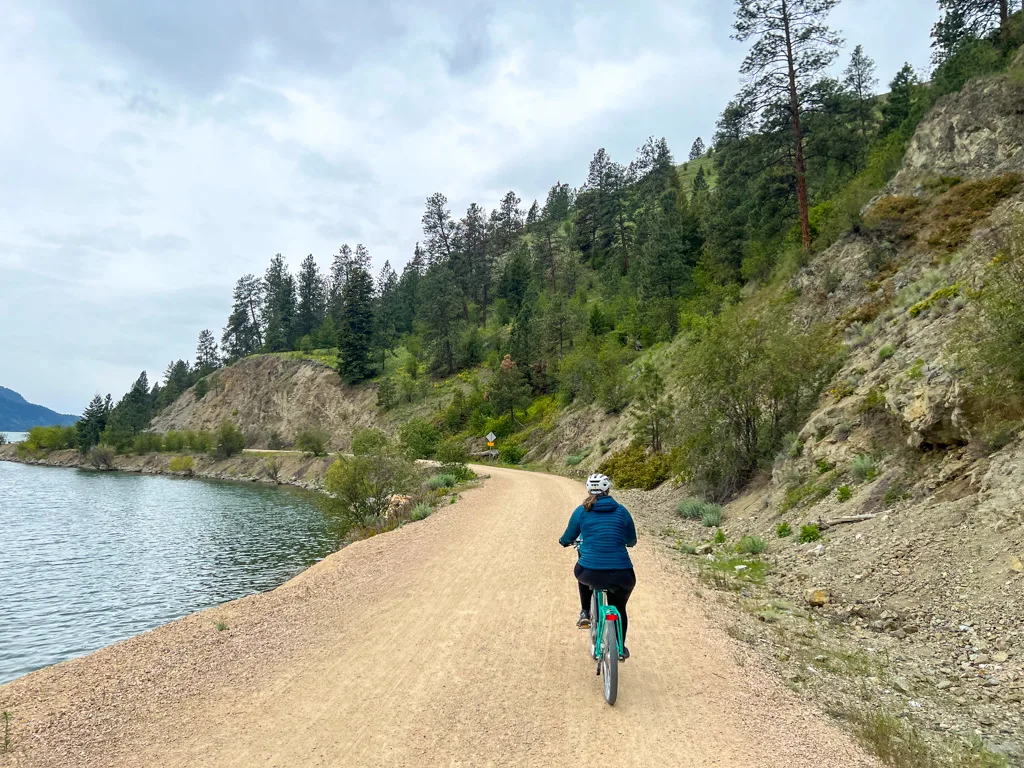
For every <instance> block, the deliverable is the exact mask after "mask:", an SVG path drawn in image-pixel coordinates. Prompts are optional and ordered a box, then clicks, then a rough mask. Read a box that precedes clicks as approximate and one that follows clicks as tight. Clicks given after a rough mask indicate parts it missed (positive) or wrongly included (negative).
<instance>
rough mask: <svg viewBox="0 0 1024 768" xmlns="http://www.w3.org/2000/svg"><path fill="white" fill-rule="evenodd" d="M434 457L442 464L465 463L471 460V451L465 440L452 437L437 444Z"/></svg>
mask: <svg viewBox="0 0 1024 768" xmlns="http://www.w3.org/2000/svg"><path fill="white" fill-rule="evenodd" d="M434 458H435V459H436V460H437V461H439V462H441V463H442V464H465V463H466V462H467V461H469V451H468V450H467V449H466V444H465V443H464V442H463V441H461V440H459V439H458V438H454V437H450V438H448V439H447V440H443V441H442V442H441V443H440V444H439V445H438V446H437V449H436V450H435V451H434Z"/></svg>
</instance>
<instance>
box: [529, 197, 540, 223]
mask: <svg viewBox="0 0 1024 768" xmlns="http://www.w3.org/2000/svg"><path fill="white" fill-rule="evenodd" d="M539 217H540V207H539V206H538V205H537V201H536V200H534V201H533V204H532V205H531V206H530V210H528V211H527V212H526V226H527V227H532V226H533V225H534V224H536V223H537V219H538V218H539Z"/></svg>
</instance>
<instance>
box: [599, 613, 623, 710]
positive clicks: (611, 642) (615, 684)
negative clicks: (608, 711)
mask: <svg viewBox="0 0 1024 768" xmlns="http://www.w3.org/2000/svg"><path fill="white" fill-rule="evenodd" d="M601 645H602V648H601V672H602V677H603V678H604V681H603V682H604V700H605V701H607V702H608V704H609V705H611V704H614V703H615V699H616V698H617V697H618V695H619V637H618V622H617V621H608V620H607V619H605V621H604V641H603V642H602V643H601Z"/></svg>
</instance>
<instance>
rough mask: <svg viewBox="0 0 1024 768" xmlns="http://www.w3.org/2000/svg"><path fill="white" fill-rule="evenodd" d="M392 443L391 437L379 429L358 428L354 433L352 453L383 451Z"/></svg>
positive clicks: (364, 454) (364, 453)
mask: <svg viewBox="0 0 1024 768" xmlns="http://www.w3.org/2000/svg"><path fill="white" fill-rule="evenodd" d="M390 445H391V438H389V437H388V436H387V434H385V433H384V432H383V431H381V430H379V429H357V430H356V431H355V432H354V433H353V434H352V453H354V454H355V455H356V456H367V455H369V454H372V453H381V452H382V451H386V450H387V449H388V448H389V447H390Z"/></svg>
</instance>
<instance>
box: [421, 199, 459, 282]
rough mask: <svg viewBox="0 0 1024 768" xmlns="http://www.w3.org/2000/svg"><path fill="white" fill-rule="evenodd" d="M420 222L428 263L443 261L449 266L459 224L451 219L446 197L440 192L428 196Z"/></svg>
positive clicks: (453, 255)
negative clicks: (421, 223)
mask: <svg viewBox="0 0 1024 768" xmlns="http://www.w3.org/2000/svg"><path fill="white" fill-rule="evenodd" d="M422 222H423V243H424V248H425V250H426V253H427V259H428V263H430V264H439V263H441V262H445V263H447V264H449V266H451V262H452V260H453V258H454V257H455V254H456V251H457V250H458V239H459V225H458V224H457V223H456V222H455V221H454V220H453V219H452V212H451V210H449V208H448V198H447V197H445V196H444V195H442V194H441V193H440V192H435V193H434V194H432V195H431V196H430V197H428V198H427V205H426V210H425V211H424V212H423V219H422Z"/></svg>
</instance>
